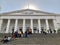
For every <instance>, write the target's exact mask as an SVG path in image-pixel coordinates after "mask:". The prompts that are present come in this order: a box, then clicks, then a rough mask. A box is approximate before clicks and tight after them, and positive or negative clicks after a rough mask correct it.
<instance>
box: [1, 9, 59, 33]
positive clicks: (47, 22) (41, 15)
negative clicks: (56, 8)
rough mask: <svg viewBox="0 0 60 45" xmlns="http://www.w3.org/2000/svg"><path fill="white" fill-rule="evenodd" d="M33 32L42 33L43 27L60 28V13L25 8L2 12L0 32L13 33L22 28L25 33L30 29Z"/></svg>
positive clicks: (47, 28)
mask: <svg viewBox="0 0 60 45" xmlns="http://www.w3.org/2000/svg"><path fill="white" fill-rule="evenodd" d="M28 28H31V29H32V33H41V29H42V28H43V29H46V31H48V30H49V29H51V30H52V32H53V30H54V29H55V30H56V31H57V29H59V28H60V14H54V13H48V12H43V11H39V10H32V9H23V10H16V11H12V12H6V13H1V14H0V33H12V29H14V31H19V29H21V30H22V31H23V33H24V32H25V31H26V30H27V29H28Z"/></svg>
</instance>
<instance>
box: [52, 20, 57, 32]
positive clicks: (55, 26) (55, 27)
mask: <svg viewBox="0 0 60 45" xmlns="http://www.w3.org/2000/svg"><path fill="white" fill-rule="evenodd" d="M53 24H54V29H55V30H56V33H57V23H56V19H53Z"/></svg>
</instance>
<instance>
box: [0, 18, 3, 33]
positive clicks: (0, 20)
mask: <svg viewBox="0 0 60 45" xmlns="http://www.w3.org/2000/svg"><path fill="white" fill-rule="evenodd" d="M2 24H3V19H0V33H1V27H2Z"/></svg>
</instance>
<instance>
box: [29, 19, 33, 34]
mask: <svg viewBox="0 0 60 45" xmlns="http://www.w3.org/2000/svg"><path fill="white" fill-rule="evenodd" d="M30 28H31V29H32V33H33V19H31V26H30Z"/></svg>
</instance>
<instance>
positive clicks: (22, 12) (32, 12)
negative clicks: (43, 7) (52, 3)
mask: <svg viewBox="0 0 60 45" xmlns="http://www.w3.org/2000/svg"><path fill="white" fill-rule="evenodd" d="M3 14H5V15H48V14H50V15H51V13H48V12H43V11H38V10H32V9H23V10H16V11H12V12H7V13H3Z"/></svg>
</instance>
